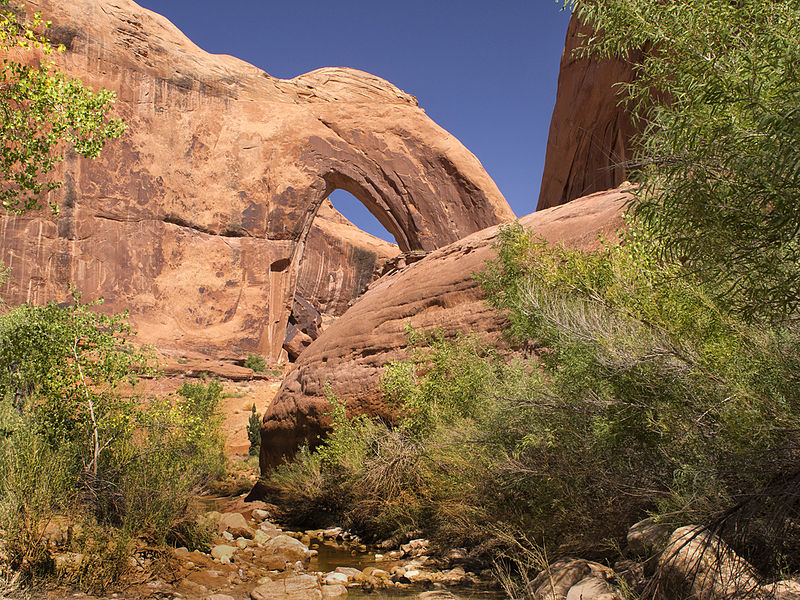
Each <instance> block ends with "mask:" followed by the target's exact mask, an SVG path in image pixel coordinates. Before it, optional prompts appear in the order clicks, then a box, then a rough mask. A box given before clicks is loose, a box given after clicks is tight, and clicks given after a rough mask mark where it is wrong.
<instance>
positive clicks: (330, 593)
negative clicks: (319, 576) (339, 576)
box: [322, 584, 347, 600]
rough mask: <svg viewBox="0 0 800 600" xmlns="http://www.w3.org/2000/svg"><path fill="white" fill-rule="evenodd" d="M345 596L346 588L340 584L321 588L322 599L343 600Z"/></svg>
mask: <svg viewBox="0 0 800 600" xmlns="http://www.w3.org/2000/svg"><path fill="white" fill-rule="evenodd" d="M345 596H347V588H346V587H345V586H344V585H342V584H335V585H323V586H322V597H323V598H324V599H325V600H335V599H336V598H344V597H345Z"/></svg>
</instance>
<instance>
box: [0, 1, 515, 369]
mask: <svg viewBox="0 0 800 600" xmlns="http://www.w3.org/2000/svg"><path fill="white" fill-rule="evenodd" d="M26 6H27V9H28V10H30V11H41V12H42V14H43V16H44V18H46V19H50V20H52V21H53V24H54V26H53V28H52V29H51V31H50V35H51V37H52V38H53V39H54V41H55V42H60V43H64V45H65V46H66V47H67V51H66V52H65V53H63V54H60V55H58V56H56V57H55V59H54V60H55V61H56V62H57V64H58V65H59V66H60V67H61V68H62V69H63V70H64V71H65V72H66V73H67V74H68V75H70V76H72V77H78V78H80V79H82V80H83V81H84V82H85V83H86V84H87V85H89V86H90V87H93V88H99V87H105V88H108V89H111V90H113V91H115V92H116V93H117V96H118V102H117V104H116V108H115V111H116V112H117V114H118V115H119V116H121V117H123V118H124V119H125V121H126V123H127V125H128V131H127V133H126V134H125V135H124V136H123V137H122V138H121V139H119V140H115V141H113V142H111V143H109V144H108V145H107V147H106V148H105V150H104V151H103V153H102V154H101V156H100V158H99V159H97V160H95V161H89V160H84V159H81V158H78V157H76V156H74V155H70V156H69V157H68V159H67V160H66V161H65V163H63V164H62V165H61V166H60V167H59V172H58V173H57V174H56V175H57V177H58V178H59V179H61V180H62V181H63V182H64V186H63V188H61V189H60V190H59V191H58V192H55V193H54V195H53V198H52V199H53V200H56V201H58V203H59V204H60V205H61V213H60V215H59V216H58V217H53V216H50V215H49V214H44V213H39V214H28V215H26V216H25V217H8V216H5V215H4V216H2V217H0V244H1V248H2V252H0V260H3V261H4V262H5V263H6V265H7V266H9V267H11V279H10V281H9V282H8V284H7V285H5V286H4V287H3V288H2V290H0V293H2V296H3V298H4V299H5V300H6V301H7V302H9V303H10V304H18V303H21V302H25V301H31V302H38V303H42V302H45V301H47V300H50V299H61V298H63V297H64V296H65V295H66V288H67V284H68V283H73V284H74V285H75V286H76V287H77V288H78V289H79V290H81V291H82V292H83V296H84V299H94V298H97V297H100V296H103V297H105V299H106V303H105V309H106V310H109V311H122V310H126V309H129V310H130V311H131V319H132V321H133V322H134V324H135V326H136V327H137V329H138V330H139V333H140V338H141V340H142V341H144V342H147V343H151V344H155V345H157V346H158V347H160V348H162V349H163V348H177V349H179V350H181V349H182V350H186V351H192V352H202V353H206V354H209V355H213V356H216V357H223V356H232V357H236V358H239V357H242V356H246V355H247V353H248V352H250V351H253V352H259V353H261V354H263V355H265V356H266V357H267V358H269V359H272V360H275V359H277V358H278V357H279V356H280V353H281V351H282V345H283V342H284V339H285V334H286V325H287V320H288V317H289V313H290V310H291V306H292V302H293V298H294V295H295V286H296V282H297V273H298V269H300V267H301V265H302V264H303V261H304V260H305V259H307V258H309V257H311V259H312V262H313V261H314V260H316V261H318V262H325V264H324V265H321V266H320V265H319V264H318V265H316V266H315V265H313V264H311V265H307V266H306V268H305V270H303V271H302V272H301V288H302V289H303V290H304V293H303V294H302V295H303V297H305V298H306V299H307V300H312V297H311V296H310V295H308V291H307V290H308V289H310V288H313V289H315V290H317V291H316V292H314V293H315V294H317V295H316V296H315V297H318V298H319V300H320V303H321V305H325V306H326V307H331V306H335V307H339V308H340V307H341V306H342V305H346V303H347V302H349V300H350V299H352V297H353V296H354V295H357V293H358V291H359V288H360V287H361V286H362V285H363V283H364V282H365V281H367V280H368V279H370V278H371V277H372V274H373V272H374V271H375V269H376V266H377V264H378V262H379V259H380V257H381V256H383V255H382V254H381V252H384V250H385V248H384V250H380V251H379V250H370V249H369V247H370V245H369V244H365V243H364V242H363V239H362V240H358V241H356V240H351V242H352V243H350V245H349V246H347V245H346V244H343V245H341V246H339V247H338V248H337V249H336V251H335V252H333V251H332V252H328V250H326V249H324V248H318V243H317V242H315V241H314V240H315V239H316V238H317V237H320V238H335V237H336V235H338V234H335V233H334V234H332V233H331V231H332V230H333V229H334V225H336V223H335V222H334V221H335V219H333V220H331V219H327V220H326V219H323V220H322V221H320V222H319V226H318V227H319V231H320V233H319V235H316V234H312V235H311V236H309V235H308V232H309V231H311V230H312V226H313V225H312V224H313V223H315V220H314V219H315V216H316V215H317V213H318V211H319V210H320V207H321V206H322V205H323V202H324V200H325V198H327V196H328V195H329V193H330V192H331V191H333V190H334V189H337V188H341V189H345V190H347V191H349V192H350V193H352V194H353V195H355V196H356V197H357V198H359V199H360V200H361V201H362V202H363V203H364V204H365V205H366V206H367V208H369V209H370V210H371V211H372V212H373V214H375V215H376V217H377V218H378V220H379V221H381V223H383V225H384V226H385V227H386V229H387V230H388V231H389V232H390V233H392V234H393V235H394V236H395V238H396V240H397V242H398V244H399V246H400V249H401V250H432V249H435V248H438V247H441V246H443V245H446V244H448V243H450V242H453V241H455V240H458V239H460V238H462V237H463V236H465V235H467V234H470V233H473V232H475V231H478V230H481V229H483V228H485V227H487V226H489V225H493V224H496V223H499V222H502V221H505V220H508V219H510V218H512V217H513V214H512V212H511V210H510V208H509V207H508V204H507V203H506V202H505V200H504V199H503V197H502V195H501V194H500V192H499V191H498V189H497V187H496V186H495V184H494V183H493V182H492V180H491V178H490V177H489V176H488V175H487V174H486V172H485V171H484V169H483V167H482V166H481V164H480V162H479V161H478V160H477V158H475V156H474V155H472V154H471V153H470V152H469V151H468V150H467V149H466V148H464V146H463V145H462V144H460V143H459V142H458V140H456V139H455V138H453V137H452V136H451V135H449V134H448V133H447V132H446V131H444V130H443V129H441V128H440V127H438V126H437V125H436V124H435V123H434V122H433V121H431V120H430V119H429V118H428V117H427V116H426V115H425V113H424V111H423V110H422V109H421V108H419V106H418V105H417V101H416V99H415V98H414V97H413V96H410V95H408V94H406V93H404V92H403V91H401V90H399V89H398V88H396V87H395V86H393V85H392V84H390V83H388V82H386V81H384V80H382V79H380V78H378V77H374V76H372V75H369V74H367V73H363V72H360V71H356V70H352V69H341V68H326V69H319V70H317V71H314V72H311V73H307V74H305V75H301V76H299V77H296V78H295V79H292V80H281V79H277V78H274V77H271V76H270V75H268V74H267V73H265V72H264V71H261V70H260V69H258V68H256V67H254V66H252V65H249V64H246V63H244V62H242V61H240V60H238V59H235V58H233V57H230V56H222V55H211V54H208V53H206V52H204V51H202V50H201V49H200V48H198V47H197V46H195V45H194V44H193V43H192V42H191V41H190V40H188V39H187V38H186V37H185V36H184V35H183V34H181V33H180V31H178V30H177V29H176V28H175V27H174V26H173V25H172V24H171V23H169V22H168V21H167V20H166V19H164V18H163V17H161V16H159V15H157V14H155V13H153V12H150V11H148V10H145V9H143V8H141V7H139V6H138V5H136V4H135V3H134V2H132V1H130V0H115V1H113V2H112V1H110V0H69V1H67V2H65V1H63V0H29V1H28V2H27V3H26ZM323 210H324V209H323ZM326 221H328V222H326ZM326 248H327V247H326ZM306 249H309V250H310V252H309V254H304V250H306ZM337 254H338V255H339V256H341V257H342V260H344V257H349V258H355V263H356V265H357V266H356V267H354V268H351V267H348V266H346V265H343V264H340V263H339V258H336V256H337ZM372 254H374V255H375V258H374V259H373V257H372ZM323 256H324V257H325V258H324V260H323V258H322V257H323ZM314 257H316V258H314ZM348 269H351V271H352V272H351V271H348ZM337 270H341V271H342V273H341V275H340V276H338V277H339V278H338V279H336V278H334V279H333V280H332V279H331V273H335V272H337ZM312 295H313V294H312ZM339 308H337V309H336V310H339Z"/></svg>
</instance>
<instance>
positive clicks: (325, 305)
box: [283, 189, 400, 362]
mask: <svg viewBox="0 0 800 600" xmlns="http://www.w3.org/2000/svg"><path fill="white" fill-rule="evenodd" d="M332 200H333V201H335V202H336V204H337V205H338V207H341V209H342V210H337V207H335V206H334V205H333V203H332ZM343 213H344V214H343ZM348 217H349V218H348ZM356 223H357V224H358V225H357V224H356ZM359 226H360V227H359ZM364 229H369V230H370V232H367V231H364ZM373 233H378V234H380V237H378V236H376V235H373ZM388 240H394V236H393V235H391V234H390V233H389V232H388V231H387V230H386V228H385V227H383V225H382V224H381V223H380V221H379V220H378V218H377V217H375V216H374V215H373V214H372V213H371V212H370V211H369V210H368V209H367V208H366V205H365V203H363V202H361V201H360V200H359V199H358V198H356V197H355V196H353V195H352V194H350V193H349V192H347V191H345V190H341V189H337V190H334V191H333V192H332V193H331V194H330V195H329V196H328V198H326V199H325V200H324V201H323V202H322V203H321V205H320V206H319V209H318V210H317V211H316V213H315V214H314V217H313V221H312V223H311V227H310V229H309V232H308V236H307V238H306V240H305V244H304V247H303V249H302V254H300V255H299V256H297V257H295V260H296V261H297V263H296V264H297V284H296V287H295V293H294V297H293V300H292V307H291V312H290V315H289V320H288V323H287V325H286V337H285V339H284V344H283V348H284V350H286V353H287V355H288V359H289V360H290V361H292V362H294V360H296V359H297V357H298V356H299V355H300V353H301V352H302V351H303V350H304V349H305V348H306V347H307V346H308V345H309V344H311V342H312V341H314V340H315V339H316V338H317V337H318V336H319V335H320V334H321V333H322V330H323V329H324V328H325V326H326V325H328V324H329V323H331V322H332V321H333V320H334V319H335V318H336V317H339V316H341V315H342V314H343V313H344V312H345V311H346V310H347V308H348V307H349V306H350V305H351V304H352V302H353V301H354V300H355V299H356V298H358V297H359V296H361V294H363V293H364V292H365V291H366V289H367V287H368V286H369V285H370V284H371V283H372V282H373V281H375V280H376V279H377V278H378V277H380V275H381V274H382V273H383V272H384V270H385V267H386V264H387V262H388V261H390V260H391V259H392V258H393V257H395V256H397V255H398V254H399V253H400V248H399V247H398V246H397V245H396V244H395V243H393V241H388Z"/></svg>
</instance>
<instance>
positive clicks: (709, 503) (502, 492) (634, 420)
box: [273, 225, 800, 555]
mask: <svg viewBox="0 0 800 600" xmlns="http://www.w3.org/2000/svg"><path fill="white" fill-rule="evenodd" d="M649 248H650V244H649V240H647V239H644V238H642V237H641V235H639V234H637V233H635V231H633V232H632V233H630V234H629V235H628V237H627V240H626V244H625V245H610V244H609V245H607V246H606V247H605V248H604V249H603V250H601V251H599V252H596V253H592V254H584V253H582V252H579V251H576V250H569V249H565V248H560V247H550V246H547V245H545V244H543V243H540V242H538V241H536V240H534V239H532V238H531V237H530V235H529V233H527V232H526V231H525V230H524V229H523V228H522V227H520V226H519V225H514V226H510V227H506V228H505V229H503V230H502V232H501V235H500V242H499V246H498V258H497V259H495V260H493V261H491V262H490V263H488V264H487V266H486V268H485V269H484V271H483V272H482V273H481V274H480V275H479V279H480V281H481V284H482V285H483V287H484V289H485V290H486V293H487V297H488V300H489V301H490V302H491V303H492V304H493V305H495V306H496V307H497V308H499V309H501V310H503V311H504V312H505V314H506V315H507V317H508V319H509V324H510V326H509V328H508V331H509V338H510V339H509V340H508V343H507V344H506V347H507V348H510V350H505V351H503V352H501V351H500V350H499V349H498V348H495V347H491V346H487V345H486V344H485V343H481V342H480V341H479V340H478V339H477V338H475V337H474V336H464V337H460V338H455V339H450V340H448V339H445V338H444V337H443V336H441V335H439V334H427V335H425V334H421V333H419V332H410V347H409V356H408V358H407V359H406V360H404V361H400V362H396V363H392V364H390V365H389V366H388V367H387V369H386V372H385V374H384V377H383V386H384V390H385V392H386V394H387V399H388V400H390V401H393V402H395V403H396V407H397V411H398V422H397V423H396V424H394V425H393V426H389V425H387V424H384V423H381V422H376V421H372V420H369V419H367V418H366V417H357V418H348V417H347V416H346V415H345V414H344V405H342V404H337V411H338V417H337V418H336V419H335V424H334V428H333V431H332V432H331V434H330V436H329V437H328V439H327V441H326V442H325V443H323V444H322V445H321V446H320V447H319V448H318V449H317V450H316V451H313V452H312V451H310V450H307V449H306V450H304V452H303V453H301V457H300V459H299V461H298V462H296V463H294V464H289V465H286V466H284V467H282V468H281V469H279V470H278V472H277V473H276V474H275V475H273V483H274V484H275V485H277V487H278V488H281V486H282V485H283V489H284V490H286V489H287V488H286V485H285V483H286V481H292V482H293V483H292V485H293V486H295V490H297V489H300V488H302V489H303V490H304V493H306V494H307V496H306V501H307V499H308V498H313V499H314V503H315V505H316V506H321V505H326V509H327V513H326V516H327V518H328V519H329V520H339V521H340V522H342V520H343V521H344V522H345V523H347V524H350V525H354V526H357V527H360V528H361V530H362V531H365V532H368V533H370V532H371V533H373V534H376V535H380V536H383V537H388V536H389V535H391V534H396V533H401V532H403V531H411V530H415V529H421V530H423V531H424V532H425V533H426V534H427V535H430V536H432V537H433V538H434V539H436V540H438V541H439V542H440V543H441V544H442V545H470V546H473V547H477V548H478V550H483V551H484V552H486V553H487V554H496V553H498V552H501V551H510V552H512V553H513V549H509V548H508V540H509V539H514V538H515V536H516V537H517V539H519V538H520V536H523V535H524V536H525V537H526V538H527V539H530V540H532V541H533V542H534V543H536V544H540V545H542V546H544V547H545V548H547V549H548V553H549V554H550V555H554V554H558V553H567V552H575V553H579V552H582V553H588V554H589V555H598V554H603V553H604V552H609V551H611V550H612V549H613V548H616V547H618V546H619V545H621V544H624V536H625V533H626V532H627V529H628V527H629V526H630V525H632V524H633V523H634V522H636V521H638V520H639V519H641V518H643V517H645V516H648V515H650V514H655V515H659V516H660V517H661V518H662V519H664V520H668V521H670V522H671V523H673V524H675V525H679V524H683V523H690V522H697V521H708V520H709V519H710V518H713V517H714V516H715V515H717V514H719V513H721V512H722V511H724V510H725V509H727V508H729V507H731V506H734V505H736V503H737V502H740V501H742V500H743V499H746V498H748V497H751V496H752V495H753V494H757V493H758V491H759V490H762V489H763V488H764V486H767V485H768V484H769V483H770V482H772V481H775V479H776V478H777V479H780V477H781V475H782V474H783V473H785V472H786V470H787V469H791V468H793V456H794V453H795V452H796V450H795V449H796V447H797V443H796V441H797V440H796V437H797V434H796V432H797V431H798V426H799V425H800V419H799V418H798V417H799V416H800V414H799V413H798V408H799V407H800V394H798V390H797V386H796V385H795V377H796V375H795V374H796V373H797V369H798V366H800V364H798V362H799V361H798V344H799V343H800V337H799V336H798V335H797V331H796V330H794V329H789V328H782V329H778V328H775V329H757V328H755V327H752V326H750V325H748V324H746V323H745V322H744V321H741V320H738V319H737V318H735V317H732V316H730V315H729V314H728V313H726V312H724V311H723V310H721V309H720V308H719V307H718V306H717V304H716V303H715V301H714V300H713V296H711V295H710V294H708V293H707V292H706V291H705V289H704V288H703V287H702V286H701V285H699V284H697V283H695V282H692V281H691V280H690V279H687V278H686V277H678V276H677V275H678V272H677V271H676V269H673V268H671V267H667V266H664V265H663V264H662V263H661V262H659V260H658V259H657V258H656V257H655V256H653V254H651V253H650V252H649V250H648V249H649ZM514 348H517V350H514ZM281 479H283V483H281ZM289 498H291V499H292V500H293V501H296V502H294V506H295V507H297V506H299V505H302V504H303V502H304V500H303V499H302V498H301V497H300V496H299V495H298V494H296V493H295V494H294V495H292V494H289ZM326 502H327V504H326ZM289 504H292V503H291V502H289ZM294 510H297V508H295V509H294Z"/></svg>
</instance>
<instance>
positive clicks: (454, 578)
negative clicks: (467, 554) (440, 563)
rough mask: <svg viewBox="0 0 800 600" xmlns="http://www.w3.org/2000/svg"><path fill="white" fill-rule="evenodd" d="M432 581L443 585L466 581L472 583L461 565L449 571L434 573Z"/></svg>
mask: <svg viewBox="0 0 800 600" xmlns="http://www.w3.org/2000/svg"><path fill="white" fill-rule="evenodd" d="M433 581H435V582H437V583H443V584H444V585H464V584H466V583H472V581H471V579H470V578H469V577H467V573H466V571H464V569H463V568H462V567H455V568H453V569H450V570H449V571H442V572H440V573H434V576H433Z"/></svg>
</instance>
